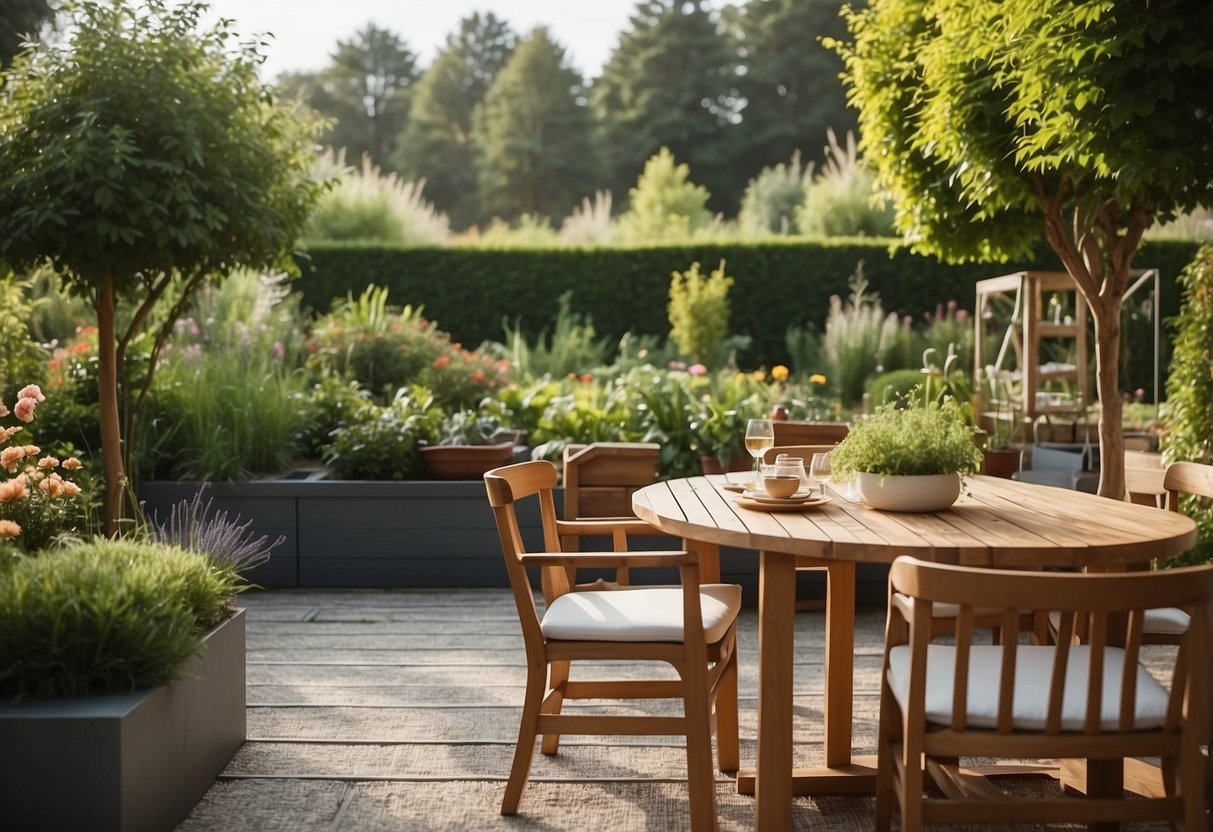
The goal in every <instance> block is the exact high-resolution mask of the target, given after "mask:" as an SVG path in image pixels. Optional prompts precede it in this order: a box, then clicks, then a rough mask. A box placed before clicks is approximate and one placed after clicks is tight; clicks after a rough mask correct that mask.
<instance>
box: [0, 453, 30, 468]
mask: <svg viewBox="0 0 1213 832" xmlns="http://www.w3.org/2000/svg"><path fill="white" fill-rule="evenodd" d="M24 458H25V449H24V448H20V447H16V448H5V449H4V450H3V451H0V467H2V468H4V469H5V470H7V471H10V472H11V471H16V470H17V463H18V462H20V461H21V460H22V459H24Z"/></svg>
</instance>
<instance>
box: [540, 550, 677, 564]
mask: <svg viewBox="0 0 1213 832" xmlns="http://www.w3.org/2000/svg"><path fill="white" fill-rule="evenodd" d="M518 559H519V560H520V561H521V562H522V565H523V566H572V567H578V568H580V567H587V568H588V567H595V566H599V567H600V566H628V567H632V566H635V567H647V566H690V565H693V564H697V563H698V562H699V558H698V557H697V556H696V555H692V554H691V553H690V552H660V551H657V552H528V553H527V554H525V555H520V556H519V558H518Z"/></svg>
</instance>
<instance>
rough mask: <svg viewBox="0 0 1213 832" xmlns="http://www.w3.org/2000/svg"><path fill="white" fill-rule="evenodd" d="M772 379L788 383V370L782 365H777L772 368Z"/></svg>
mask: <svg viewBox="0 0 1213 832" xmlns="http://www.w3.org/2000/svg"><path fill="white" fill-rule="evenodd" d="M771 378H773V379H775V380H776V381H787V380H788V368H787V367H785V366H783V365H782V364H776V365H775V366H774V367H772V368H771Z"/></svg>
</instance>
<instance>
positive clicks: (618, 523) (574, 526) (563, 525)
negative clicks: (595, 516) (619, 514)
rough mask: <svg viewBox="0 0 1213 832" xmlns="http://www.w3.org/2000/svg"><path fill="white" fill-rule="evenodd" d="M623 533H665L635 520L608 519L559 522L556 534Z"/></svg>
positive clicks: (650, 534)
mask: <svg viewBox="0 0 1213 832" xmlns="http://www.w3.org/2000/svg"><path fill="white" fill-rule="evenodd" d="M615 531H622V532H623V533H624V534H625V535H627V536H628V537H632V536H645V537H663V536H665V532H663V531H662V530H661V529H659V528H657V527H656V526H653V525H650V524H649V523H646V522H645V521H643V520H638V519H633V518H608V519H603V520H557V521H556V532H557V534H559V535H561V536H565V535H572V536H575V537H592V536H602V537H606V536H608V535H610V534H612V533H613V532H615Z"/></svg>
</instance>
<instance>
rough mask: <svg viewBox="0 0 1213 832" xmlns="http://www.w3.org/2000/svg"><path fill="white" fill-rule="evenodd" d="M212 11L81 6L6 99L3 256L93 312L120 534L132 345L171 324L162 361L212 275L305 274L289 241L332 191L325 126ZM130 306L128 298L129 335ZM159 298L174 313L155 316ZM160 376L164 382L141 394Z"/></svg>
mask: <svg viewBox="0 0 1213 832" xmlns="http://www.w3.org/2000/svg"><path fill="white" fill-rule="evenodd" d="M205 10H206V6H205V5H204V4H201V3H186V4H183V5H181V6H170V5H169V4H168V3H167V2H165V0H142V2H141V3H140V4H139V6H138V7H137V8H136V7H134V6H130V5H126V4H124V3H123V2H121V0H119V2H115V3H112V4H110V3H102V2H93V1H92V0H90V1H89V2H82V3H79V4H74V5H70V6H68V7H67V8H66V9H65V13H66V15H67V18H68V24H69V25H68V26H67V27H66V29H67V31H70V32H71V33H72V34H71V37H70V39H69V41H68V42H67V43H65V44H60V45H54V46H41V47H38V48H36V49H34V50H32V51H30V52H27V53H25V54H23V55H21V56H19V57H18V58H17V60H16V61H15V63H14V65H13V68H12V70H11V71H10V72H9V73H8V75H7V77H6V82H5V85H4V97H3V98H2V99H0V257H3V258H5V259H7V260H8V261H9V262H10V263H11V264H12V265H14V266H16V267H30V266H33V265H35V264H37V263H39V262H41V261H44V260H47V259H49V260H50V261H51V262H52V263H53V264H54V266H55V268H56V269H58V270H59V272H60V273H61V274H62V275H63V277H64V279H65V282H66V283H67V285H68V286H69V288H70V289H71V290H73V291H75V292H77V293H79V294H80V295H82V296H83V297H85V298H87V299H88V300H89V301H90V302H91V303H92V305H93V307H94V309H95V311H96V315H97V327H98V337H99V346H98V366H97V384H98V392H99V397H100V404H99V408H100V414H99V415H100V422H101V434H102V453H103V456H104V461H105V475H106V497H105V506H104V519H105V523H106V529H107V531H109V532H110V533H113V532H114V531H116V529H117V523H118V521H119V519H120V518H121V517H122V516H123V514H124V511H123V503H124V491H125V486H126V475H125V471H126V467H127V466H126V464H125V463H126V461H125V460H124V455H123V444H122V439H123V427H122V424H121V421H120V418H119V410H120V409H119V381H120V375H121V373H122V368H123V364H124V358H125V355H126V351H127V349H128V347H129V346H130V345H131V343H132V341H133V339H134V338H135V337H136V336H137V335H139V334H140V333H141V332H143V331H144V329H145V328H147V327H149V326H150V325H151V324H152V321H153V320H156V321H161V320H163V321H164V323H163V325H162V326H160V327H159V328H158V329H157V330H156V331H155V337H154V347H153V362H152V364H153V366H154V363H155V362H154V359H155V354H156V352H157V351H158V350H159V347H160V345H161V344H163V343H164V341H165V339H166V338H167V337H168V334H169V328H170V327H171V325H172V322H173V320H174V319H175V318H176V317H177V316H178V314H179V313H180V312H181V310H182V309H183V308H184V306H185V304H186V302H187V300H188V298H189V296H190V294H191V293H192V292H193V291H194V289H196V288H197V287H198V286H199V284H201V283H202V282H203V281H204V280H205V279H206V278H207V276H208V275H211V274H224V273H227V272H230V271H231V270H233V269H235V268H237V267H250V268H269V267H283V268H288V269H292V268H294V266H293V263H292V261H291V258H290V256H289V255H290V250H291V245H292V242H293V240H294V239H295V237H296V236H297V235H298V233H299V232H300V230H301V229H302V228H303V226H304V224H305V222H306V221H307V217H308V213H309V211H310V209H311V207H312V205H313V204H314V202H315V201H316V199H317V197H318V196H319V195H320V192H321V190H322V187H323V185H322V183H320V182H318V181H316V179H315V178H314V176H313V174H312V169H313V164H314V155H313V152H312V142H311V138H310V137H311V134H312V130H311V128H309V127H308V126H307V125H305V124H304V123H302V122H301V121H299V120H297V119H296V118H295V117H294V115H293V113H292V112H291V111H290V110H287V109H283V108H281V107H278V106H275V105H274V104H273V103H272V101H271V99H270V96H269V92H268V89H267V88H266V87H264V86H262V84H261V83H260V82H259V81H258V78H257V65H258V64H259V63H260V56H259V54H258V52H257V47H256V46H255V45H252V44H242V45H240V46H239V47H234V46H232V45H231V41H232V39H233V37H234V34H233V33H232V31H231V30H230V29H229V24H228V23H227V22H221V23H219V24H218V25H217V26H215V27H214V28H211V29H207V30H202V29H200V27H199V19H200V16H201V15H202V14H203V13H204V12H205ZM120 300H127V301H129V302H130V304H131V309H130V311H129V314H124V315H123V316H122V321H121V327H119V320H118V315H117V314H116V312H117V308H118V304H119V301H120ZM161 303H163V304H164V305H167V306H168V307H169V308H168V310H167V314H166V315H160V316H158V317H156V318H153V316H152V313H153V310H154V308H155V307H156V306H157V304H161ZM150 381H151V372H150V370H149V372H148V374H147V377H146V379H145V381H144V387H143V390H142V391H140V393H139V397H138V398H140V399H141V398H142V394H143V393H144V392H146V389H147V385H148V384H149V383H150ZM130 392H131V391H130V390H129V389H126V390H125V394H126V397H127V400H128V401H129V398H130ZM132 410H133V412H137V410H138V402H136V404H135V405H134V407H133V408H132ZM125 429H126V432H127V433H128V434H129V433H130V432H131V431H133V430H134V416H133V413H132V415H131V416H130V417H129V418H128V421H127V423H126V426H125Z"/></svg>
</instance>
